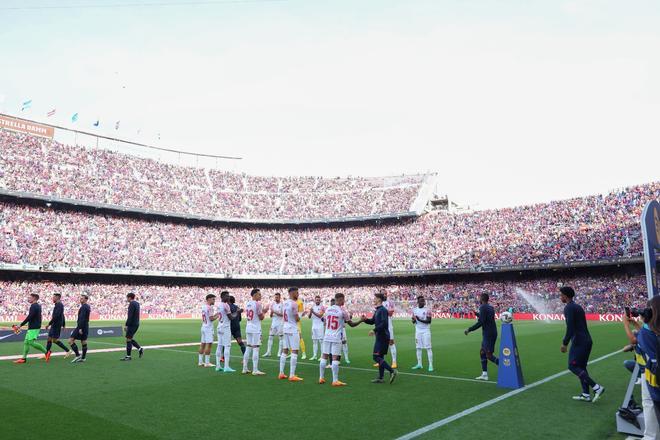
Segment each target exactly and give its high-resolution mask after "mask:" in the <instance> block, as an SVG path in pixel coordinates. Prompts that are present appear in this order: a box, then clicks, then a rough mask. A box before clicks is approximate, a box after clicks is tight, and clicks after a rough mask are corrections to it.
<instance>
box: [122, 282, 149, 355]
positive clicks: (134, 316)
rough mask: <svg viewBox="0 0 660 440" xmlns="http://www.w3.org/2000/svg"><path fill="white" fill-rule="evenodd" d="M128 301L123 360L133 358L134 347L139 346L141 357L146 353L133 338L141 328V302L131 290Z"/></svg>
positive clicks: (127, 297)
mask: <svg viewBox="0 0 660 440" xmlns="http://www.w3.org/2000/svg"><path fill="white" fill-rule="evenodd" d="M126 301H128V318H126V323H125V324H124V334H125V335H126V356H124V357H123V358H121V360H122V361H130V360H132V359H133V358H132V357H131V352H132V351H133V347H135V348H137V350H138V353H139V355H140V358H142V356H143V355H144V348H142V347H140V344H138V343H137V341H136V340H135V339H133V338H134V337H135V334H136V333H137V331H138V328H140V303H139V302H137V301H135V294H134V293H133V292H129V293H128V295H126Z"/></svg>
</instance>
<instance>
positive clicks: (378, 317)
mask: <svg viewBox="0 0 660 440" xmlns="http://www.w3.org/2000/svg"><path fill="white" fill-rule="evenodd" d="M384 301H385V295H383V294H382V293H377V294H375V295H374V305H375V306H376V310H375V311H374V315H373V317H372V318H370V319H367V318H365V317H364V316H363V317H362V318H361V319H360V320H359V321H358V322H357V323H356V325H357V324H360V323H362V322H364V323H365V324H369V325H373V326H374V329H373V331H370V332H369V335H371V336H375V337H376V340H375V342H374V361H375V362H376V363H377V364H378V377H377V378H376V379H374V380H372V381H371V382H372V383H383V382H384V380H383V376H384V375H385V370H387V371H389V373H390V383H392V382H394V379H396V376H397V374H398V372H397V371H396V370H395V369H394V368H392V367H391V366H390V365H389V364H388V363H387V361H386V360H385V355H386V354H387V350H388V349H389V347H390V331H389V325H388V321H389V319H390V317H389V312H388V310H387V309H386V308H385V307H384V306H383V302H384Z"/></svg>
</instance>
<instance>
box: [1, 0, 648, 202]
mask: <svg viewBox="0 0 660 440" xmlns="http://www.w3.org/2000/svg"><path fill="white" fill-rule="evenodd" d="M145 3H147V4H145ZM168 3H169V4H168ZM28 99H31V100H32V102H33V104H32V108H31V109H29V110H27V111H23V112H22V111H21V103H22V102H24V101H26V100H28ZM53 108H56V109H57V113H56V114H55V116H53V117H51V118H47V117H46V113H47V112H48V111H49V110H51V109H53ZM0 111H2V112H4V113H9V114H14V115H18V116H22V117H27V118H30V119H35V120H40V121H47V122H52V123H55V124H61V125H64V126H67V127H72V128H77V129H80V130H85V131H94V132H97V133H99V134H103V135H110V136H116V137H122V138H126V139H129V140H134V141H138V142H144V143H148V144H153V145H157V146H162V147H173V148H178V149H182V150H185V151H191V152H199V153H208V154H219V155H232V156H239V157H242V158H243V159H242V160H241V161H227V163H226V168H227V169H231V170H238V171H245V172H248V173H251V174H257V175H277V176H286V175H322V176H347V175H352V176H381V175H398V174H402V173H420V172H437V173H438V189H439V192H440V193H442V194H448V195H449V196H450V198H452V199H455V200H457V201H458V202H460V203H462V204H468V205H470V206H473V207H477V208H488V207H503V206H513V205H518V204H526V203H535V202H542V201H548V200H553V199H563V198H568V197H574V196H580V195H586V194H594V193H601V192H605V191H608V190H610V189H613V188H619V187H623V186H627V185H633V184H639V183H644V182H650V181H654V180H660V2H658V1H657V0H630V1H626V2H621V1H619V0H564V1H562V0H557V1H555V0H545V1H537V0H520V1H513V0H492V1H491V0H471V1H460V0H452V1H447V0H333V1H320V0H248V1H244V0H235V1H221V2H218V1H213V0H210V1H201V0H200V1H191V2H186V1H184V0H176V1H173V0H169V1H167V0H162V1H161V0H102V1H92V0H57V1H55V0H3V1H2V2H0ZM74 113H78V114H79V119H78V121H77V122H76V123H72V122H71V119H70V118H71V115H73V114H74ZM96 119H99V120H100V121H101V125H100V127H99V128H94V127H92V122H93V121H95V120H96ZM116 121H121V123H120V128H119V130H115V122H116ZM138 131H139V132H138Z"/></svg>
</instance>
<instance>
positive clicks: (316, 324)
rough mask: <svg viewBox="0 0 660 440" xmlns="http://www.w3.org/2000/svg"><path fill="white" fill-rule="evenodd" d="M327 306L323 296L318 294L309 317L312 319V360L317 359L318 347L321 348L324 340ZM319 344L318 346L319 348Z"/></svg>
mask: <svg viewBox="0 0 660 440" xmlns="http://www.w3.org/2000/svg"><path fill="white" fill-rule="evenodd" d="M324 313H325V307H324V306H323V304H321V297H320V296H318V295H316V296H315V297H314V305H313V306H312V307H311V308H310V309H309V317H310V318H311V319H312V353H313V354H312V357H311V358H310V359H309V360H310V361H313V360H316V359H317V356H318V354H319V353H318V349H320V348H321V343H322V342H323V332H324V331H325V326H324V324H323V314H324ZM317 346H318V348H317Z"/></svg>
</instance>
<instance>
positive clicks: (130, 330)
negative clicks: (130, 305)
mask: <svg viewBox="0 0 660 440" xmlns="http://www.w3.org/2000/svg"><path fill="white" fill-rule="evenodd" d="M139 328H140V326H139V325H132V326H130V327H126V337H127V338H133V336H135V334H136V333H137V331H138V329H139ZM211 334H213V333H211ZM211 342H213V341H211Z"/></svg>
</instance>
